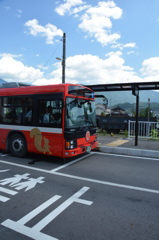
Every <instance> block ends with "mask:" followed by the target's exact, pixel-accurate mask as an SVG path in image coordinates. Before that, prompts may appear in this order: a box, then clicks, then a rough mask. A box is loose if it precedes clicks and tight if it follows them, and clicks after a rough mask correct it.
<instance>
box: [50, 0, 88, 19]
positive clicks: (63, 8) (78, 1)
mask: <svg viewBox="0 0 159 240" xmlns="http://www.w3.org/2000/svg"><path fill="white" fill-rule="evenodd" d="M83 4H85V2H83V1H82V0H65V3H63V4H60V5H59V6H58V7H57V8H56V9H55V11H56V12H57V13H58V14H59V15H61V16H64V14H65V13H66V12H69V13H70V14H71V12H72V13H77V12H79V11H82V10H83V9H85V8H86V6H85V7H84V8H83V7H82V8H81V6H79V7H76V6H77V5H83Z"/></svg>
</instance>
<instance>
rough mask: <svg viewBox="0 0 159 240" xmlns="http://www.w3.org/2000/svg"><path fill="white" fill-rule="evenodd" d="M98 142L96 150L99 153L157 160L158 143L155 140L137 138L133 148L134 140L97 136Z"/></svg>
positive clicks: (158, 156) (158, 153)
mask: <svg viewBox="0 0 159 240" xmlns="http://www.w3.org/2000/svg"><path fill="white" fill-rule="evenodd" d="M98 142H99V144H98V148H97V150H98V151H100V152H106V153H114V154H124V155H130V156H139V157H150V158H159V141H157V140H152V139H140V138H138V141H137V146H135V139H134V138H131V139H130V138H125V137H120V136H119V137H118V136H109V135H103V136H101V135H98Z"/></svg>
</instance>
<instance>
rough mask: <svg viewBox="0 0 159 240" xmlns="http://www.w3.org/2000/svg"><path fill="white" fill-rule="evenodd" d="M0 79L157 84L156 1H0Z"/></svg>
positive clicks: (158, 33) (158, 12) (158, 34)
mask: <svg viewBox="0 0 159 240" xmlns="http://www.w3.org/2000/svg"><path fill="white" fill-rule="evenodd" d="M0 30H1V41H0V42H1V44H0V78H2V79H4V80H6V81H18V82H27V83H28V82H31V83H34V84H37V85H43V84H54V83H61V81H62V80H61V78H62V76H61V75H62V69H61V62H60V61H58V60H56V57H60V58H62V47H63V46H62V36H63V32H65V33H66V82H72V83H79V84H97V83H99V84H103V83H122V82H136V81H140V82H142V81H144V82H146V81H159V1H158V0H151V1H150V0H114V1H98V0H93V1H88V0H14V1H13V0H0Z"/></svg>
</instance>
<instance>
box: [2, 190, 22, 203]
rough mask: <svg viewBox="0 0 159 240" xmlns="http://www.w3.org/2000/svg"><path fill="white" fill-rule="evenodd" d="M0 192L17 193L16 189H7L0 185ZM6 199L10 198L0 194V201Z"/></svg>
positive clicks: (5, 200)
mask: <svg viewBox="0 0 159 240" xmlns="http://www.w3.org/2000/svg"><path fill="white" fill-rule="evenodd" d="M0 192H3V193H7V194H10V195H15V194H17V193H18V192H16V191H13V190H9V189H7V188H3V187H0ZM8 200H10V198H8V197H4V196H1V195H0V202H7V201H8Z"/></svg>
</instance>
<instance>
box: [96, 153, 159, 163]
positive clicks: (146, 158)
mask: <svg viewBox="0 0 159 240" xmlns="http://www.w3.org/2000/svg"><path fill="white" fill-rule="evenodd" d="M95 154H100V155H108V156H114V157H123V158H139V159H143V158H144V160H151V161H159V158H148V157H139V156H132V155H131V156H130V155H123V154H122V155H121V154H116V153H106V152H95Z"/></svg>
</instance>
